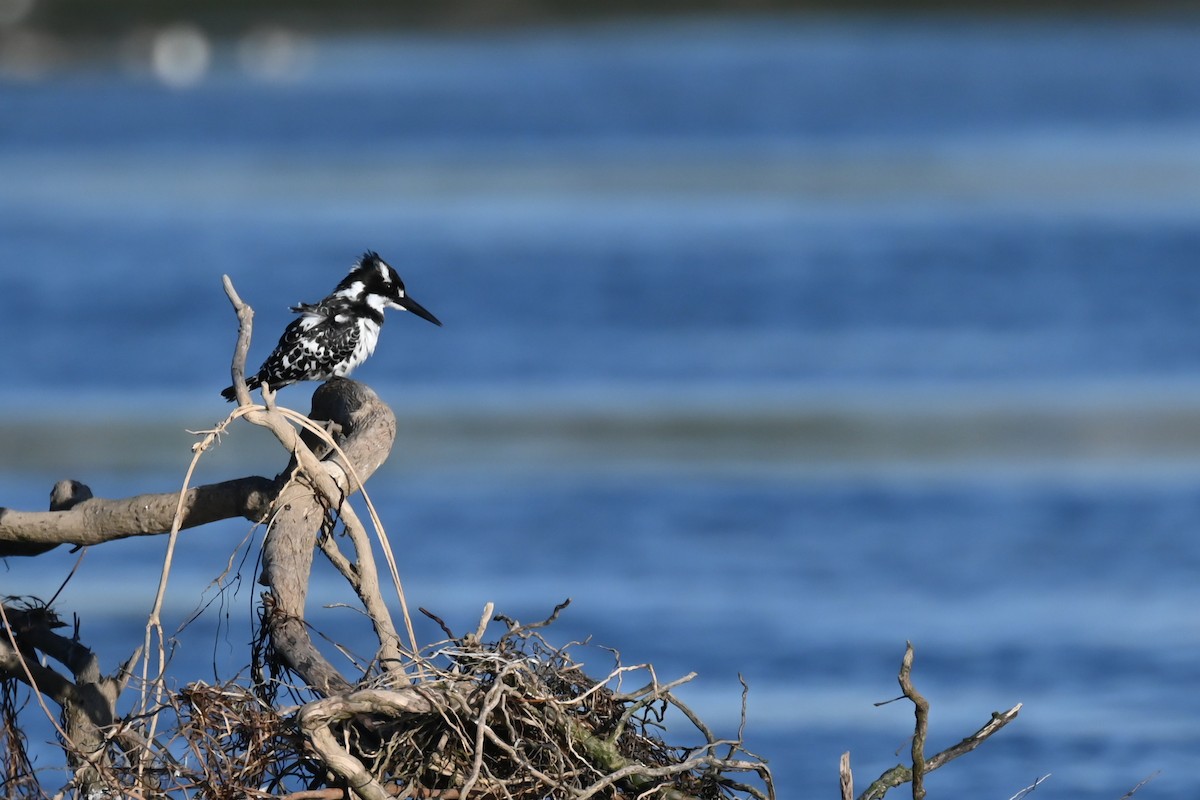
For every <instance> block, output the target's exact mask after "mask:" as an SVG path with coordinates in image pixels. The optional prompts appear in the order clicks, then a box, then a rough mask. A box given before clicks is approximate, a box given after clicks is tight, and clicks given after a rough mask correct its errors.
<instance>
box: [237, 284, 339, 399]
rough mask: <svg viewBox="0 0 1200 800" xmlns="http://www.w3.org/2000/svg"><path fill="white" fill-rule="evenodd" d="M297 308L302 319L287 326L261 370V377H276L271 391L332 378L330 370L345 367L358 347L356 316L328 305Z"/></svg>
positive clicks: (259, 371)
mask: <svg viewBox="0 0 1200 800" xmlns="http://www.w3.org/2000/svg"><path fill="white" fill-rule="evenodd" d="M297 308H298V309H301V315H300V317H299V318H297V319H294V320H292V322H291V324H290V325H288V326H287V329H286V330H284V332H283V336H281V337H279V344H278V345H276V346H275V350H274V351H273V352H272V353H271V355H270V356H268V357H267V360H266V361H264V362H263V365H262V367H260V368H259V370H258V375H259V376H263V375H270V376H272V380H271V383H270V386H271V389H278V388H280V387H281V386H287V385H288V384H290V383H295V382H296V381H315V380H325V379H326V378H331V377H333V373H332V372H331V371H330V366H331V365H334V364H340V363H344V362H345V361H346V360H347V359H349V358H350V356H351V354H352V353H354V350H355V348H356V347H357V346H358V340H359V327H358V324H357V323H356V321H355V320H354V318H353V316H352V315H350V314H348V313H345V312H344V311H339V310H338V309H337V308H333V307H330V306H328V305H326V304H325V303H321V304H317V305H302V306H298V307H297ZM259 380H260V381H261V377H260V379H259Z"/></svg>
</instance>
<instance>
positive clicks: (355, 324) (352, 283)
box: [221, 250, 442, 402]
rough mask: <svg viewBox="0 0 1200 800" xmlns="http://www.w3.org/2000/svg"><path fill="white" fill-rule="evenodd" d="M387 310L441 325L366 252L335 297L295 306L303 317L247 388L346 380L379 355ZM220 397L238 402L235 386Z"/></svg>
mask: <svg viewBox="0 0 1200 800" xmlns="http://www.w3.org/2000/svg"><path fill="white" fill-rule="evenodd" d="M386 308H398V309H400V310H402V311H411V312H412V313H414V314H416V315H417V316H418V317H421V318H422V319H426V320H429V321H430V322H432V323H433V324H434V325H441V324H442V323H441V322H439V321H438V319H437V317H435V316H434V315H433V314H430V313H429V312H428V311H426V310H425V309H424V308H423V307H422V306H421V304H420V303H418V302H417V301H416V300H413V299H412V298H411V297H409V296H408V293H407V292H406V291H405V289H404V281H402V280H400V276H399V275H397V274H396V270H394V269H392V267H391V265H389V264H388V263H387V262H386V261H384V260H383V259H382V258H380V257H379V254H378V253H374V252H371V251H369V250H368V251H367V252H366V253H363V255H362V258H360V259H359V260H358V261H357V262H355V264H354V266H353V267H351V268H350V272H349V273H348V274H347V275H346V277H345V278H343V279H342V282H341V283H339V284H338V285H337V288H336V289H334V290H333V294H331V295H329V296H328V297H326V298H325V299H324V300H322V301H321V302H319V303H301V304H299V305H296V306H292V311H294V312H296V313H297V314H299V315H300V317H299V318H298V319H294V320H292V322H291V324H290V325H288V326H287V329H286V330H284V332H283V336H281V337H279V344H277V345H275V350H274V352H272V353H271V355H269V356H267V360H266V361H264V362H263V365H262V366H261V367H259V368H258V372H256V373H254V374H253V375H247V376H246V383H247V385H249V387H250V388H251V389H256V388H258V386H259V385H260V384H263V383H265V384H267V385H268V386H269V387H270V388H271V390H272V391H275V390H276V389H279V388H280V387H283V386H287V385H289V384H293V383H296V382H297V381H323V380H327V379H329V378H333V377H345V376H346V375H348V374H349V373H350V371H351V370H353V369H354V368H355V367H357V366H358V365H359V364H361V363H362V362H364V361H366V360H367V357H368V356H370V355H371V353H373V352H375V345H376V343H377V342H378V341H379V330H380V328H381V327H382V325H383V311H384V309H386ZM221 396H222V397H224V398H225V399H226V400H229V401H231V402H232V401H233V400H234V399H235V398H236V395H235V394H234V390H233V387H232V386H230V387H228V388H226V389H225V390H223V391H222V392H221Z"/></svg>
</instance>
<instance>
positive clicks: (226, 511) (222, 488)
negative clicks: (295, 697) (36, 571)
mask: <svg viewBox="0 0 1200 800" xmlns="http://www.w3.org/2000/svg"><path fill="white" fill-rule="evenodd" d="M71 483H74V484H76V485H77V486H78V487H81V490H80V491H86V493H87V494H88V495H89V496H90V494H91V491H90V490H89V489H87V487H86V486H84V485H83V484H79V483H78V481H72V482H71ZM60 484H61V482H60ZM276 492H277V484H276V483H275V481H274V480H272V479H270V478H263V477H259V476H256V475H255V476H249V477H245V478H237V479H234V480H229V481H223V482H221V483H212V484H207V485H205V486H197V487H195V488H193V489H189V490H188V491H187V492H185V493H184V500H183V525H182V527H184V528H195V527H197V526H199V525H206V524H208V523H210V522H215V521H217V520H221V519H230V518H235V517H245V518H246V519H250V520H255V521H257V520H260V519H262V518H263V516H264V515H265V514H266V513H267V510H268V509H269V508H270V507H271V503H272V501H273V500H274V499H275V494H276ZM178 505H179V493H178V492H165V493H162V494H143V495H138V496H136V497H126V498H121V499H116V500H110V499H105V498H101V497H89V499H85V500H82V501H79V502H76V503H75V504H74V505H72V506H70V507H69V508H67V509H65V510H55V511H18V510H15V509H11V508H0V558H7V557H9V556H33V555H37V554H39V553H43V552H45V551H47V550H50V549H52V548H54V547H57V546H58V545H60V544H75V545H93V544H100V543H101V542H110V541H113V540H115V539H125V538H127V537H130V536H153V535H156V534H160V533H166V532H168V531H169V530H171V522H172V521H173V520H174V518H175V509H176V507H177V506H178Z"/></svg>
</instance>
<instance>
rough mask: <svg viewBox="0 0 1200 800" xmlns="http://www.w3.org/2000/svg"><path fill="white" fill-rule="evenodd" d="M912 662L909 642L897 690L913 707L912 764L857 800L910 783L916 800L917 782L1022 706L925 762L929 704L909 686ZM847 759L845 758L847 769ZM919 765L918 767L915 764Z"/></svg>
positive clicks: (887, 776) (973, 745) (893, 771)
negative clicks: (914, 719)
mask: <svg viewBox="0 0 1200 800" xmlns="http://www.w3.org/2000/svg"><path fill="white" fill-rule="evenodd" d="M912 660H913V647H912V643H911V642H909V643H908V645H907V647H906V648H905V651H904V659H903V660H902V662H901V665H900V676H899V681H900V687H901V688H902V689H903V690H904V696H905V697H906V698H908V699H909V700H911V701H912V702H913V705H914V706H915V715H916V727H915V730H914V735H913V746H912V751H913V757H914V759H915V760H914V764H913V765H912V766H905V765H904V764H897V765H896V766H894V767H892V768H891V769H889V770H888V771H887V772H885V773H883V774H882V775H880V776H879V777H878V778H877V779H876V780H875V781H874V782H873V783H872V784H871V785H870V786H868V787H867V789H866V791H864V792H863V793H862V794H860V795H859V796H858V800H879V798H881V797H883V796H884V795H885V794H887V791H888V790H889V789H893V788H895V787H897V786H900V785H902V784H905V783H909V782H912V783H913V797H914V798H916V797H917V794H916V792H917V788H918V785H919V784H918V781H920V780H923V779H924V776H925V774H926V773H929V772H932V771H933V770H935V769H938V768H939V767H942V766H944V765H946V764H947V763H949V762H950V761H953V760H954V759H956V758H958V757H959V756H963V755H966V754H967V753H969V752H971V751H972V750H974V749H975V748H976V747H978V746H979V745H981V744H983V743H984V741H986V740H987V739H988V738H989V737H990V736H991V735H992V734H994V733H996V731H998V730H1000V729H1001V728H1003V727H1004V726H1005V725H1007V724H1008V723H1010V722H1012V721H1013V720H1014V719H1016V718H1017V714H1019V713H1020V711H1021V704H1020V703H1017V704H1016V705H1015V706H1013V707H1012V708H1010V709H1009V710H1008V711H1003V712H1001V711H993V712H992V718H991V720H989V721H988V723H987V724H986V725H984V726H983V727H982V728H980V729H979V730H977V731H975V733H973V734H971V735H970V736H968V737H966V738H965V739H963V740H962V741H960V742H959V743H958V744H956V745H954V746H953V747H948V748H946V749H945V750H943V751H941V752H940V753H938V754H937V755H935V756H933V757H932V758H929V759H926V758H924V753H923V751H924V747H925V734H926V729H927V726H928V719H929V703H928V702H927V701H926V700H925V698H924V697H921V695H920V694H919V693H917V691H916V689H914V688H913V685H912ZM848 761H849V759H848V758H847V766H848ZM917 761H919V762H920V763H919V764H917V763H916V762H917ZM921 792H922V796H923V795H924V787H923V786H921Z"/></svg>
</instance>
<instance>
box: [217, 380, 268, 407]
mask: <svg viewBox="0 0 1200 800" xmlns="http://www.w3.org/2000/svg"><path fill="white" fill-rule="evenodd" d="M261 382H262V381H260V380H259V379H258V376H257V375H247V376H246V385H247V386H249V387H250V389H251V390H253V389H256V388H258V385H259V384H260V383H261ZM221 397H224V398H225V399H226V400H227V401H228V402H230V403H232V402H233V401H234V400H237V392H236V391H234V388H233V387H232V386H226V387H225V388H224V389H222V390H221Z"/></svg>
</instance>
